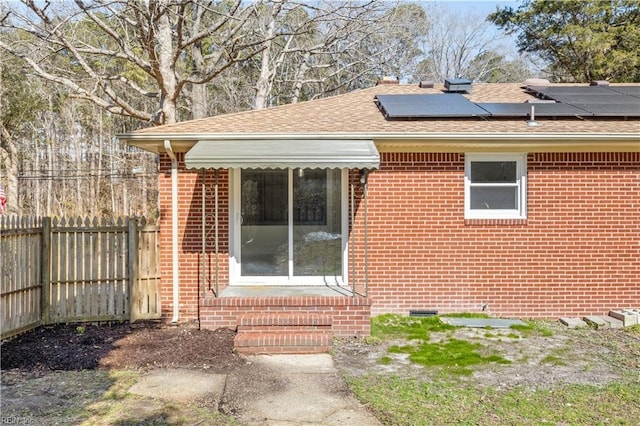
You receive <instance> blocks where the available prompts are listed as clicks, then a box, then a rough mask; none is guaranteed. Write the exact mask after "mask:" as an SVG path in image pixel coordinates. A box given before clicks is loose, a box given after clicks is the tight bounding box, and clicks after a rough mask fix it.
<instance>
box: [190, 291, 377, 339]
mask: <svg viewBox="0 0 640 426" xmlns="http://www.w3.org/2000/svg"><path fill="white" fill-rule="evenodd" d="M265 314H279V315H283V314H286V315H289V316H284V317H279V318H278V316H276V317H272V318H269V319H265V318H268V317H263V315H265ZM294 315H305V316H306V318H308V319H309V318H315V320H314V321H316V322H314V323H312V324H305V325H306V326H308V327H311V326H314V327H316V328H324V327H325V326H326V325H327V324H324V325H322V323H323V322H326V321H327V318H330V319H331V323H330V327H331V330H332V332H333V335H334V336H336V337H364V336H368V335H369V334H370V330H371V328H370V325H371V322H370V317H371V300H370V299H369V298H366V297H360V296H358V297H345V296H267V297H255V296H251V297H243V296H233V297H218V298H215V297H209V296H208V297H206V298H202V299H200V327H201V328H202V329H207V330H215V329H218V328H222V327H225V328H230V329H232V330H238V331H239V332H242V330H243V328H244V327H249V326H251V327H254V328H257V329H259V330H260V331H268V330H265V329H264V328H265V327H271V326H272V325H278V326H280V327H285V326H286V327H289V326H291V327H297V326H299V324H298V325H295V324H294V323H291V324H289V325H283V324H282V322H283V321H284V322H287V321H292V316H294ZM265 321H266V322H276V323H277V322H280V324H260V323H264V322H265ZM309 321H311V320H309ZM243 322H244V323H243ZM245 331H248V330H246V328H245ZM256 331H257V330H256ZM289 331H294V330H289Z"/></svg>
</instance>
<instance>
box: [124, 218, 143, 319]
mask: <svg viewBox="0 0 640 426" xmlns="http://www.w3.org/2000/svg"><path fill="white" fill-rule="evenodd" d="M127 232H128V233H129V235H128V241H127V257H128V259H127V263H128V266H127V273H128V276H129V321H130V322H134V321H135V320H137V319H138V317H139V316H140V312H139V306H138V303H137V301H138V285H137V284H138V220H137V219H136V218H135V217H133V218H127Z"/></svg>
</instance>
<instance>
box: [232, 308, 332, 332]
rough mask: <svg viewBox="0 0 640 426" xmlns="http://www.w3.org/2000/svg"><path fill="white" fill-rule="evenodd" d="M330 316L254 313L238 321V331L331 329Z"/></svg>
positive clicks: (299, 313)
mask: <svg viewBox="0 0 640 426" xmlns="http://www.w3.org/2000/svg"><path fill="white" fill-rule="evenodd" d="M332 323H333V321H332V318H331V315H328V314H316V313H304V312H298V313H256V314H247V315H243V316H241V317H240V318H239V319H238V331H240V330H257V329H263V328H264V327H291V328H296V327H307V328H308V329H322V328H329V329H331V324H332Z"/></svg>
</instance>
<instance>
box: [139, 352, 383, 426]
mask: <svg viewBox="0 0 640 426" xmlns="http://www.w3.org/2000/svg"><path fill="white" fill-rule="evenodd" d="M247 359H248V364H247V366H246V367H244V368H242V369H240V370H238V371H237V372H233V373H231V374H207V373H203V372H201V371H190V370H181V369H173V370H155V371H153V372H151V373H149V374H148V375H146V376H143V377H142V378H141V379H140V380H139V381H138V382H137V383H136V384H135V385H133V386H132V388H131V389H130V391H131V392H132V393H136V394H139V395H143V396H147V397H152V398H160V399H165V400H170V401H175V402H187V401H189V400H193V399H197V398H198V397H202V396H204V395H208V396H209V397H210V398H214V399H216V401H218V407H219V408H221V409H222V411H223V412H234V413H236V414H235V415H236V418H237V420H238V422H239V424H242V425H269V426H276V425H282V426H293V425H316V426H320V425H326V426H332V425H336V426H337V425H340V426H345V425H363V426H366V425H372V426H373V425H380V424H381V423H380V422H379V421H378V420H377V419H376V418H375V417H374V416H373V415H372V414H371V413H369V411H367V409H366V408H365V407H364V406H363V405H362V404H360V402H359V401H358V400H356V399H355V398H354V397H353V396H352V395H351V394H350V392H349V390H348V388H347V386H346V384H345V383H344V381H343V380H342V378H341V377H340V375H339V374H338V371H337V370H336V368H335V367H334V365H333V359H332V358H331V356H330V355H328V354H319V355H258V356H251V357H248V358H247Z"/></svg>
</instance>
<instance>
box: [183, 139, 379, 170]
mask: <svg viewBox="0 0 640 426" xmlns="http://www.w3.org/2000/svg"><path fill="white" fill-rule="evenodd" d="M185 163H186V166H187V168H188V169H208V168H216V169H217V168H223V169H227V168H264V169H267V168H273V169H275V168H288V167H292V168H296V167H300V168H312V169H315V168H322V169H326V168H330V169H333V168H340V169H343V168H348V169H377V168H378V167H379V166H380V154H379V153H378V150H377V149H376V146H375V144H374V143H373V141H372V140H339V139H331V140H320V139H319V140H308V139H304V140H288V139H278V140H267V139H261V140H201V141H198V143H196V144H195V146H194V147H193V148H191V150H190V151H189V152H187V153H186V155H185Z"/></svg>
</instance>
